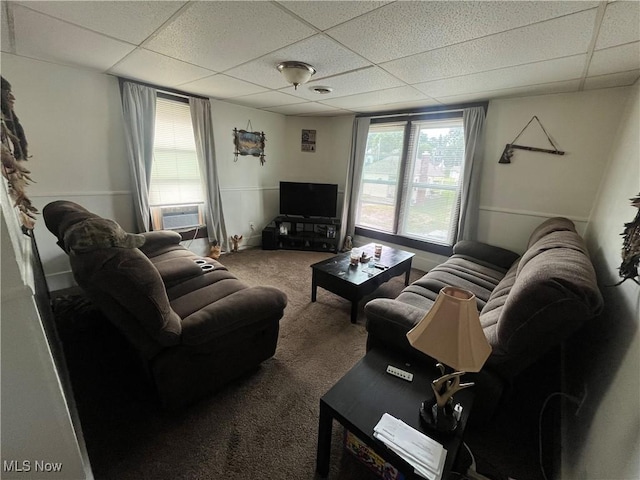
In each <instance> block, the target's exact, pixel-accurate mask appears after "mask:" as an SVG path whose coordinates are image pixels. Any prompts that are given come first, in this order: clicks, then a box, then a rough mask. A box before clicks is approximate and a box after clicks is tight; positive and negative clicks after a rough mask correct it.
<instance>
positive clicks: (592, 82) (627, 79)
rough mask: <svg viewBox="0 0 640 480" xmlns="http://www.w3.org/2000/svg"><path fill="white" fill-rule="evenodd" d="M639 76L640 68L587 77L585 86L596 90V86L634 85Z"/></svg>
mask: <svg viewBox="0 0 640 480" xmlns="http://www.w3.org/2000/svg"><path fill="white" fill-rule="evenodd" d="M639 78H640V70H632V71H631V72H622V73H611V74H609V75H599V76H597V77H587V79H586V80H585V82H584V88H585V90H594V89H596V88H611V87H626V86H628V85H633V84H634V83H635V82H637V81H638V79H639Z"/></svg>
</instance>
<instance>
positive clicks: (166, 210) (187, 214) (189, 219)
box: [161, 205, 200, 230]
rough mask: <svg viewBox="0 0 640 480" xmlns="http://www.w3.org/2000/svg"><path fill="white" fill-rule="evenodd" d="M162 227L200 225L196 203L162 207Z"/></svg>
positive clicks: (174, 228)
mask: <svg viewBox="0 0 640 480" xmlns="http://www.w3.org/2000/svg"><path fill="white" fill-rule="evenodd" d="M161 214H162V228H163V229H165V230H178V229H181V228H190V227H197V226H199V225H200V212H199V208H198V205H182V206H179V207H162V211H161Z"/></svg>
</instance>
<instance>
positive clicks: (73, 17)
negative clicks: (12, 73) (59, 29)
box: [21, 1, 187, 45]
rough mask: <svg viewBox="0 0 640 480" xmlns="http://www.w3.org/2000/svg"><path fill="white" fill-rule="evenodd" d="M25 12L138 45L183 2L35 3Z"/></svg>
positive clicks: (27, 3) (28, 4) (27, 4)
mask: <svg viewBox="0 0 640 480" xmlns="http://www.w3.org/2000/svg"><path fill="white" fill-rule="evenodd" d="M21 3H22V4H24V5H25V6H27V7H28V8H31V9H33V10H37V11H39V12H42V13H46V14H47V15H51V16H52V17H56V18H59V19H62V20H66V21H67V22H71V23H74V24H76V25H80V26H82V27H85V28H88V29H90V30H93V31H95V32H99V33H103V34H105V35H110V36H112V37H115V38H118V39H120V40H125V41H127V42H130V43H135V44H136V45H139V44H140V43H141V42H142V41H143V40H144V39H146V38H147V37H148V36H149V35H151V34H152V33H153V32H154V31H155V30H156V29H157V28H158V27H159V26H160V25H162V24H163V23H164V22H165V21H167V20H168V19H169V18H170V17H171V15H173V14H174V13H175V12H176V11H178V9H179V8H180V7H181V6H182V5H184V4H186V3H187V2H165V1H163V2H157V1H156V2H153V1H123V2H114V1H109V2H104V1H103V2H96V1H75V2H69V1H63V2H61V1H46V2H42V1H36V2H31V1H30V2H21Z"/></svg>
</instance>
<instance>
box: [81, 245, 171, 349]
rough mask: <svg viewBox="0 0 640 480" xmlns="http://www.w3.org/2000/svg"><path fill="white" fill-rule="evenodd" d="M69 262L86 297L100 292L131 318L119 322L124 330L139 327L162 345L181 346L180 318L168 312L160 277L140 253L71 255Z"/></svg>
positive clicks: (101, 251) (107, 251)
mask: <svg viewBox="0 0 640 480" xmlns="http://www.w3.org/2000/svg"><path fill="white" fill-rule="evenodd" d="M70 261H71V267H72V270H73V275H74V277H75V279H76V281H77V282H78V285H80V286H81V287H82V288H83V289H85V290H86V291H87V292H88V293H89V295H91V293H92V292H93V291H99V292H101V294H102V295H103V296H108V297H110V298H111V299H112V300H113V301H115V302H117V303H118V304H119V305H120V306H121V307H122V308H123V309H124V310H126V311H127V312H128V313H129V314H130V315H131V316H132V317H133V319H131V320H130V321H129V322H124V323H123V322H120V323H119V324H120V325H121V326H123V328H125V329H126V328H133V329H137V328H139V326H142V328H143V329H144V331H145V332H146V333H147V334H148V335H149V336H150V337H151V338H153V339H154V340H155V341H157V342H158V343H160V344H161V345H164V346H169V345H176V344H178V343H180V333H181V322H180V317H178V315H177V314H176V313H175V312H174V311H173V310H172V309H171V306H170V304H169V299H168V298H167V294H166V291H165V288H164V284H163V282H162V278H160V274H159V273H158V271H157V270H156V268H155V267H154V266H153V265H152V264H151V261H150V260H149V259H148V258H147V257H146V256H145V255H144V254H143V253H142V252H141V251H140V250H138V249H137V248H134V249H126V250H125V249H119V248H108V249H99V250H93V251H90V252H86V253H80V254H78V255H72V256H71V257H70ZM106 313H108V311H107V312H106ZM129 325H130V326H129Z"/></svg>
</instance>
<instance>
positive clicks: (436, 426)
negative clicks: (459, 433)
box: [420, 400, 462, 434]
mask: <svg viewBox="0 0 640 480" xmlns="http://www.w3.org/2000/svg"><path fill="white" fill-rule="evenodd" d="M461 415H462V405H460V404H459V403H458V404H456V405H455V406H454V407H451V405H446V406H445V407H438V405H437V403H436V402H435V400H425V401H424V402H422V405H421V406H420V423H421V424H422V426H423V427H424V428H427V429H430V430H435V431H437V432H439V433H444V434H452V433H454V432H455V431H456V428H458V422H459V420H460V416H461Z"/></svg>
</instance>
